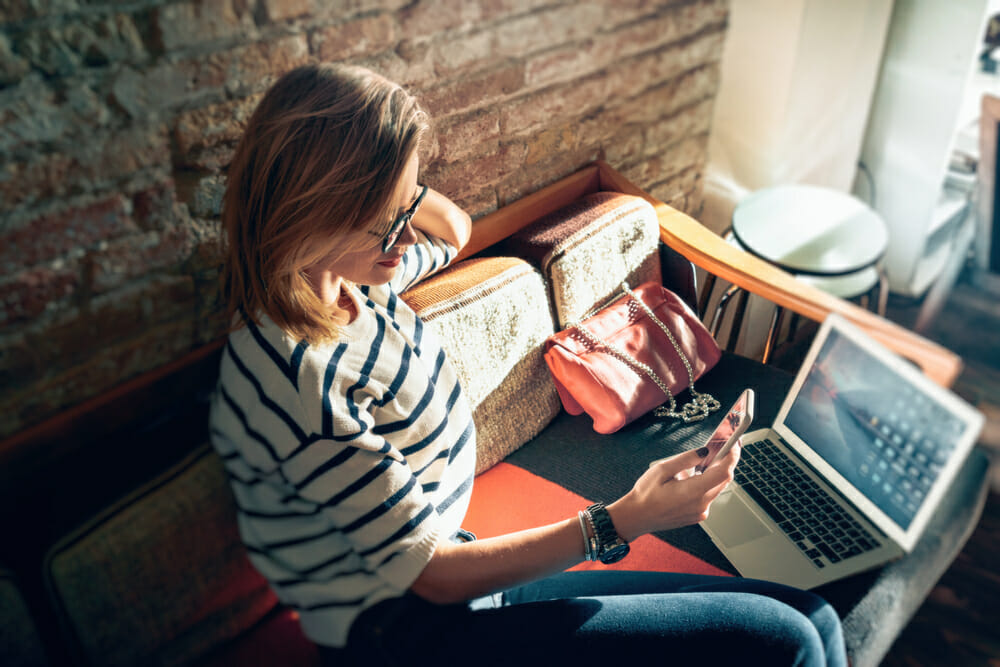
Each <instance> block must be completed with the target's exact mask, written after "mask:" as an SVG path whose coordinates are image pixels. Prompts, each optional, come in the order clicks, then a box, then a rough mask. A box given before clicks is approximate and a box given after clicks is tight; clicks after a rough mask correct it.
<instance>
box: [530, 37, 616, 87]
mask: <svg viewBox="0 0 1000 667" xmlns="http://www.w3.org/2000/svg"><path fill="white" fill-rule="evenodd" d="M609 55H610V54H608V53H606V52H602V51H601V50H600V49H598V48H596V47H595V45H594V42H593V40H585V41H582V42H577V43H575V44H572V45H571V46H566V47H563V48H561V49H556V50H554V51H546V52H544V53H542V54H540V55H537V56H535V57H533V58H531V59H530V60H529V61H528V63H527V65H526V66H525V75H524V78H525V82H526V83H527V85H528V87H529V88H542V87H544V86H548V85H551V84H554V83H563V82H565V81H570V80H572V79H578V78H580V77H583V76H587V75H589V74H592V73H594V72H596V71H597V70H599V69H600V68H602V67H604V66H605V65H606V64H607V63H608V62H610V61H611V58H610V57H609Z"/></svg>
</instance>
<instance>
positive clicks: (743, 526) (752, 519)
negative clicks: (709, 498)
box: [711, 491, 771, 547]
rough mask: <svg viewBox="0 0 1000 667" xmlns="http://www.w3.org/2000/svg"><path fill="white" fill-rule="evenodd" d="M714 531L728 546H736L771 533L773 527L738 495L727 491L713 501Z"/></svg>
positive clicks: (712, 517) (712, 518)
mask: <svg viewBox="0 0 1000 667" xmlns="http://www.w3.org/2000/svg"><path fill="white" fill-rule="evenodd" d="M711 520H712V532H714V533H715V535H716V537H717V538H718V539H719V540H720V541H721V542H722V543H723V544H724V545H725V546H727V547H736V546H739V545H741V544H746V543H747V542H750V541H753V540H756V539H758V538H760V537H764V536H766V535H770V534H771V529H770V528H769V527H768V526H767V525H766V524H764V522H762V521H761V520H760V519H758V518H757V514H756V513H755V512H754V511H753V510H752V509H750V507H749V506H747V504H746V503H744V502H743V499H741V498H740V497H739V496H738V495H736V494H735V493H732V492H730V491H727V492H725V493H722V494H721V495H719V497H718V498H716V499H715V502H713V503H712V509H711Z"/></svg>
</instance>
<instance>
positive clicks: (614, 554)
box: [587, 503, 629, 565]
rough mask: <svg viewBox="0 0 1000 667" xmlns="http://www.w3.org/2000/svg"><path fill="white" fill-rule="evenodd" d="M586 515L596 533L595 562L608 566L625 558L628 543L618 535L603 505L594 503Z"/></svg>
mask: <svg viewBox="0 0 1000 667" xmlns="http://www.w3.org/2000/svg"><path fill="white" fill-rule="evenodd" d="M587 513H588V514H590V516H591V518H592V519H593V521H594V531H595V532H596V533H597V560H599V561H601V562H602V563H604V564H605V565H609V564H611V563H617V562H618V561H620V560H621V559H622V558H625V556H627V555H628V552H629V546H628V542H626V541H625V540H623V539H622V538H621V536H620V535H618V531H617V530H615V524H614V523H612V521H611V515H610V514H608V510H607V508H606V507H605V506H604V503H594V504H593V505H591V506H590V507H588V508H587Z"/></svg>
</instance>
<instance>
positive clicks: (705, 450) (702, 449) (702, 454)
mask: <svg viewBox="0 0 1000 667" xmlns="http://www.w3.org/2000/svg"><path fill="white" fill-rule="evenodd" d="M697 454H698V456H700V457H701V458H705V457H706V456H708V447H700V448H699V449H698V451H697Z"/></svg>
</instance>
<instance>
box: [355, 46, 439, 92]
mask: <svg viewBox="0 0 1000 667" xmlns="http://www.w3.org/2000/svg"><path fill="white" fill-rule="evenodd" d="M350 62H352V63H354V64H356V65H361V66H363V67H367V68H369V69H371V70H374V71H376V72H378V73H379V74H381V75H382V76H384V77H386V78H387V79H389V80H390V81H395V82H396V83H398V84H400V85H401V86H404V87H405V88H407V89H408V90H410V92H412V93H415V94H417V95H418V96H419V97H421V99H423V97H422V96H421V95H420V92H421V91H422V90H424V89H426V88H429V87H431V86H435V85H437V84H438V83H439V81H440V78H439V77H438V76H437V74H436V73H435V71H434V59H433V57H432V54H431V49H430V47H429V46H428V45H427V44H417V43H414V42H403V43H402V44H400V45H399V47H398V48H397V49H396V50H395V51H382V52H381V53H377V54H375V55H365V56H363V57H359V58H352V59H351V60H350Z"/></svg>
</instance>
